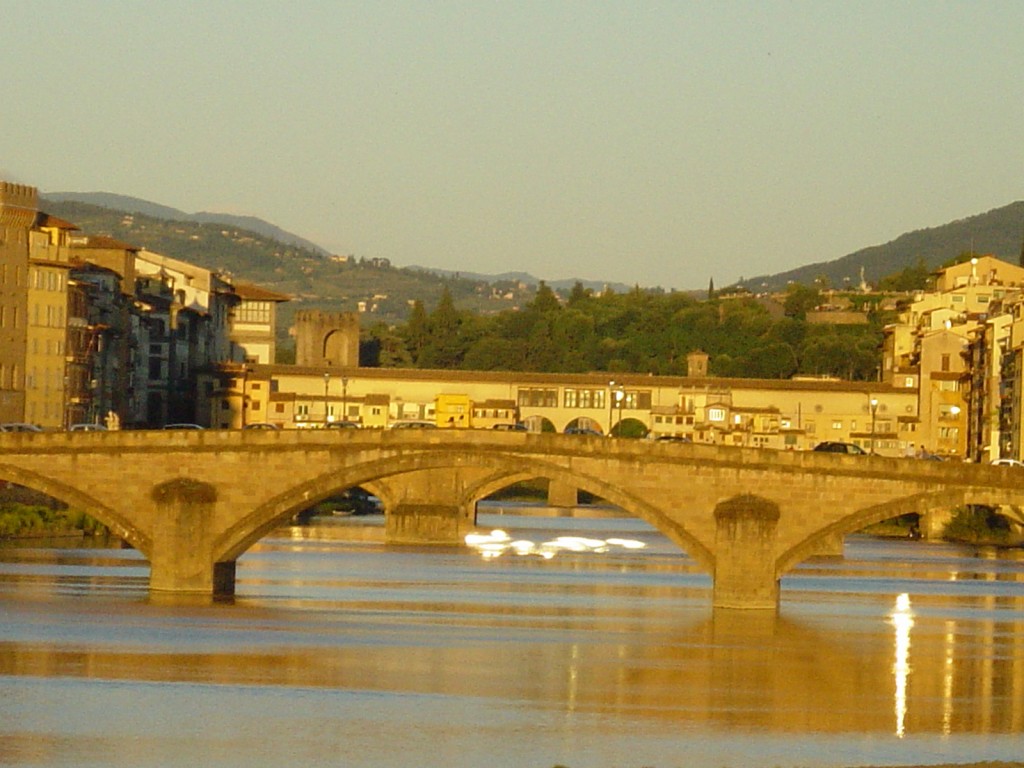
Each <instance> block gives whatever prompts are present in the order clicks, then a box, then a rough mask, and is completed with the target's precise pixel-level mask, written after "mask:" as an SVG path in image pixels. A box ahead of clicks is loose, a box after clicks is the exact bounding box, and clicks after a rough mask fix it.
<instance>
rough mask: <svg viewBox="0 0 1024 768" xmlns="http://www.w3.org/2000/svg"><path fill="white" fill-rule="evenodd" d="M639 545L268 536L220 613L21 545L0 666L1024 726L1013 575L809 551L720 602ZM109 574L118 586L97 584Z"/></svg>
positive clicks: (970, 727)
mask: <svg viewBox="0 0 1024 768" xmlns="http://www.w3.org/2000/svg"><path fill="white" fill-rule="evenodd" d="M655 549H656V548H655ZM644 553H645V554H644V555H643V556H642V557H640V558H639V559H638V558H637V556H635V555H633V554H631V553H629V552H617V553H614V552H610V553H606V554H600V555H597V554H593V555H591V554H588V553H581V554H579V556H577V557H572V556H564V557H563V556H562V555H560V556H559V557H557V558H554V559H553V560H550V561H549V560H543V559H542V558H507V559H501V560H490V561H484V560H482V559H481V558H479V557H478V556H474V555H472V554H471V553H463V552H438V551H434V550H423V551H419V550H409V549H402V550H394V549H388V548H387V547H385V546H383V545H381V544H378V543H375V542H372V541H371V542H367V543H362V544H348V543H344V542H338V541H336V540H334V539H333V538H331V537H327V538H324V539H317V538H316V537H313V536H309V535H304V536H303V537H301V539H297V540H291V539H289V538H286V537H282V538H279V539H275V540H268V541H267V542H265V543H262V544H261V545H260V546H259V547H257V548H256V550H254V552H253V553H252V556H251V557H250V558H248V559H247V560H245V561H244V562H243V563H242V564H241V565H240V569H239V586H240V591H239V597H238V598H237V600H236V601H235V603H234V604H233V605H218V604H209V603H207V604H195V603H189V602H188V601H181V602H175V601H164V602H160V601H150V600H148V599H146V598H145V594H144V590H140V588H139V584H138V580H139V576H138V574H137V573H136V570H137V568H138V565H139V564H138V562H135V561H132V560H131V559H130V556H125V555H122V554H120V553H108V552H99V553H95V554H83V555H78V556H75V555H69V554H67V553H62V554H60V555H59V556H57V555H54V556H38V555H24V556H22V559H21V560H17V559H16V558H14V559H11V560H10V561H9V562H10V568H9V571H5V572H4V573H2V574H0V587H2V592H0V613H2V615H3V616H4V626H5V632H4V634H3V635H2V636H0V675H2V676H6V677H11V678H39V679H48V680H63V679H68V680H99V681H125V682H132V683H191V684H200V685H204V686H221V687H229V686H249V687H259V688H267V689H277V690H285V689H289V690H302V689H316V690H327V691H337V692H378V693H381V694H395V695H399V696H404V695H411V694H426V695H431V696H440V697H451V698H452V699H454V698H457V697H462V698H468V699H485V700H493V701H496V702H514V703H515V704H516V706H524V707H529V708H532V709H536V710H540V711H549V712H559V713H564V714H567V715H568V714H588V715H595V716H601V717H606V716H607V717H613V718H628V719H629V720H630V722H641V723H646V724H648V725H649V726H650V727H652V728H655V729H658V730H663V731H665V732H669V733H671V732H673V731H675V730H676V729H678V728H681V727H684V728H687V729H691V730H692V729H696V730H697V731H698V732H700V730H701V728H715V729H727V730H732V729H742V730H743V731H746V732H768V733H772V734H781V735H792V736H793V737H797V736H806V735H808V734H818V735H821V734H877V735H879V736H892V735H894V736H896V737H897V738H899V739H904V738H905V737H909V736H915V735H936V736H940V735H941V736H947V737H948V736H953V735H963V734H1019V733H1021V732H1024V594H1022V591H1021V590H1019V589H1016V588H1013V589H1010V590H1002V589H995V587H1002V586H1003V585H1005V584H1007V583H1009V584H1011V585H1013V586H1014V587H1015V586H1016V584H1015V583H1016V582H1019V581H1020V579H1021V574H1020V571H1019V570H1009V571H994V572H992V573H991V574H988V575H983V574H982V570H981V567H980V566H979V570H978V572H977V573H976V574H975V575H977V576H978V578H972V579H971V580H970V582H969V583H970V584H971V585H976V586H978V587H979V588H984V589H980V591H977V592H974V593H968V592H953V593H950V592H948V591H946V590H948V589H959V588H960V585H961V584H966V583H968V582H957V583H955V584H953V586H952V587H944V588H943V590H936V589H934V588H931V587H928V586H927V585H930V584H938V583H950V582H949V578H948V576H949V573H950V568H949V566H948V564H947V563H946V562H945V560H943V561H941V562H940V561H938V560H936V561H934V562H929V563H926V564H925V565H924V566H923V567H922V568H920V569H918V571H917V573H929V574H935V575H936V578H935V579H934V581H928V582H922V583H921V585H918V586H919V587H920V588H919V589H918V590H913V589H912V590H908V591H904V590H902V589H901V590H900V591H898V592H896V591H887V590H888V586H887V585H888V584H889V583H890V582H884V581H883V582H882V584H883V586H874V587H872V589H875V590H876V592H869V591H865V592H863V593H859V594H858V593H829V592H827V591H820V592H816V591H814V590H812V589H809V588H808V589H805V590H804V591H801V590H800V589H799V588H798V587H799V583H798V582H799V579H800V578H807V579H811V578H813V579H821V580H822V581H823V583H824V584H826V585H828V584H833V583H836V584H841V583H843V579H846V578H850V574H851V572H853V573H854V575H855V576H857V577H863V576H864V574H865V573H869V574H870V579H869V580H868V581H870V582H871V583H872V584H874V583H875V582H874V580H876V579H878V578H880V577H885V575H886V574H888V578H889V579H890V580H893V579H896V578H897V577H901V576H902V569H903V568H904V567H905V566H906V562H905V560H896V561H895V562H894V563H893V564H887V563H884V562H880V561H872V562H863V563H861V562H858V561H857V560H856V559H854V558H847V559H846V560H845V561H822V562H821V563H819V564H816V565H813V566H812V567H809V568H808V569H806V571H805V574H806V575H804V576H798V577H797V578H796V581H795V582H794V584H793V585H792V586H791V587H790V589H789V591H788V592H787V590H786V589H785V588H784V594H785V595H786V597H785V598H784V602H783V607H782V610H781V613H780V614H779V615H775V614H772V613H770V612H767V613H766V612H761V611H753V612H744V611H713V610H711V609H710V608H709V607H708V602H707V583H706V581H699V580H695V579H697V578H698V577H699V578H703V577H702V576H700V575H699V574H698V573H697V570H698V569H696V568H695V567H694V565H693V563H692V562H688V561H686V560H685V559H682V560H681V559H680V558H679V557H678V555H676V554H675V553H674V552H668V551H667V550H665V551H663V552H659V551H655V552H653V553H651V552H650V551H649V549H648V550H644ZM76 558H77V560H76ZM126 558H127V559H126ZM76 562H77V563H78V564H79V565H81V564H82V563H86V564H87V566H88V567H87V568H83V570H82V572H81V573H76V574H74V575H73V576H69V575H68V574H67V573H66V572H65V571H66V569H67V568H68V567H70V566H74V565H75V564H76ZM996 565H998V563H997V564H996ZM19 568H21V569H20V570H19ZM47 569H50V570H47ZM119 569H120V571H123V572H124V573H125V575H124V576H121V575H119ZM957 573H958V574H960V577H963V575H964V573H965V570H964V569H963V568H962V567H960V569H959V570H958V571H957ZM894 574H895V575H894ZM69 579H73V580H74V583H75V587H74V588H75V592H74V596H69V593H68V586H67V584H68V580H69ZM118 583H120V584H121V586H122V588H123V589H125V590H126V592H127V594H128V597H127V598H125V597H122V598H117V597H116V596H115V597H110V598H108V597H103V596H102V592H101V591H100V590H102V589H104V588H106V587H108V586H109V585H111V584H114V585H116V584H118ZM891 583H897V582H896V581H895V580H894V581H892V582H891ZM90 586H91V587H92V588H93V589H94V590H96V591H94V592H90V591H89V588H90ZM904 586H905V585H904ZM989 587H992V588H993V591H984V590H987V589H989ZM821 589H822V590H824V589H825V587H822V588H821ZM864 589H865V590H867V589H868V588H867V587H865V588H864ZM8 735H10V734H8Z"/></svg>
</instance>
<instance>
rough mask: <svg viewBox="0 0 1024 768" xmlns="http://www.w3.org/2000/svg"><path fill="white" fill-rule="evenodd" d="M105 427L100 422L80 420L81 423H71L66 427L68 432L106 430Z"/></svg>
mask: <svg viewBox="0 0 1024 768" xmlns="http://www.w3.org/2000/svg"><path fill="white" fill-rule="evenodd" d="M106 431H107V428H106V427H105V426H103V425H102V424H93V423H92V422H82V423H81V424H72V425H71V426H70V427H68V432H106Z"/></svg>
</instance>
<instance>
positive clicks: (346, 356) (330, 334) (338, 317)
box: [295, 309, 359, 368]
mask: <svg viewBox="0 0 1024 768" xmlns="http://www.w3.org/2000/svg"><path fill="white" fill-rule="evenodd" d="M295 363H296V365H308V366H324V365H327V366H334V367H338V368H349V367H356V366H358V365H359V313H358V312H323V311H321V310H319V309H310V310H304V311H302V312H297V313H296V314H295Z"/></svg>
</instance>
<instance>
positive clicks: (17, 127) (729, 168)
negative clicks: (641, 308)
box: [0, 0, 1024, 289]
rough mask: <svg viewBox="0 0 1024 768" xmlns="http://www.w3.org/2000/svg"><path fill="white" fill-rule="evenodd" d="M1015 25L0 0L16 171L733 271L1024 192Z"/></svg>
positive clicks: (543, 7)
mask: <svg viewBox="0 0 1024 768" xmlns="http://www.w3.org/2000/svg"><path fill="white" fill-rule="evenodd" d="M1022 40H1024V2H1020V1H1019V0H1005V1H998V0H993V1H991V2H984V1H977V0H976V1H974V2H954V1H951V0H942V1H940V0H933V1H932V2H916V1H915V0H904V1H902V2H892V1H891V0H882V1H880V2H874V1H873V0H872V1H864V2H857V1H856V0H846V1H845V2H831V1H830V0H817V1H814V2H812V1H811V0H801V1H796V2H790V1H782V0H780V1H778V2H772V1H771V0H768V1H765V0H761V1H760V2H736V1H732V0H717V1H715V2H688V1H687V0H675V1H674V2H653V1H651V2H643V1H637V0H630V1H629V2H625V1H622V2H614V3H613V2H597V1H594V2H574V1H569V0H566V1H564V2H559V1H558V0H539V1H537V2H534V1H533V0H515V2H490V1H487V0H472V1H468V2H449V1H447V0H430V1H429V2H428V1H426V0H424V1H422V2H389V1H388V0H365V1H363V2H344V1H343V0H327V1H325V2H319V1H317V0H288V2H270V1H262V2H261V1H260V0H246V1H244V2H233V1H230V0H212V1H211V0H196V1H195V2H183V1H182V0H161V2H159V3H152V2H143V1H142V0H72V2H67V1H66V0H59V1H57V2H46V1H43V0H39V1H34V0H0V67H2V73H3V74H2V76H0V178H2V179H4V180H6V181H14V182H18V183H22V184H30V185H32V186H35V187H38V188H39V189H40V190H41V191H42V192H47V191H49V192H56V191H75V192H95V191H103V192H113V193H116V194H123V195H130V196H133V197H139V198H143V199H145V200H150V201H153V202H157V203H160V204H163V205H169V206H173V207H175V208H179V209H181V210H184V211H187V212H190V213H191V212H197V211H220V212H229V213H239V214H249V215H254V216H258V217H260V218H262V219H265V220H267V221H269V222H271V223H273V224H276V225H278V226H280V227H282V228H284V229H286V230H289V231H291V232H293V233H295V234H298V235H301V236H303V237H306V238H308V239H310V240H312V241H314V242H316V243H318V244H320V245H321V246H323V247H325V248H327V249H328V250H330V251H332V252H334V253H338V254H346V255H347V254H354V255H355V256H357V257H366V258H373V257H384V258H387V259H390V260H391V262H392V264H394V265H395V266H400V267H401V266H411V265H417V266H424V267H434V268H440V269H448V270H458V271H462V272H477V273H485V274H497V273H502V272H506V271H523V272H529V273H531V274H533V275H534V276H535V277H538V278H541V279H547V280H560V279H565V278H576V277H578V278H584V279H588V280H601V281H608V282H621V283H626V284H631V285H632V284H637V285H641V286H645V287H650V286H662V287H664V288H677V289H702V288H706V287H707V286H708V283H709V281H710V280H713V281H714V283H715V285H716V286H718V287H722V286H725V285H728V284H730V283H732V282H735V281H736V280H738V279H740V278H742V277H748V278H749V277H753V276H757V275H762V274H774V273H776V272H782V271H785V270H788V269H794V268H797V267H800V266H803V265H806V264H810V263H816V262H821V261H831V260H834V259H837V258H840V257H842V256H845V255H847V254H848V253H851V252H853V251H856V250H859V249H861V248H864V247H867V246H870V245H876V244H880V243H885V242H888V241H890V240H892V239H894V238H896V237H898V236H899V235H901V234H903V233H905V232H908V231H912V230H916V229H921V228H925V227H931V226H938V225H941V224H945V223H947V222H949V221H952V220H954V219H959V218H964V217H966V216H971V215H975V214H978V213H983V212H985V211H988V210H991V209H993V208H998V207H1002V206H1004V205H1008V204H1010V203H1012V202H1015V201H1017V200H1021V199H1024V45H1022V44H1021V41H1022ZM959 250H961V249H958V248H954V249H953V251H952V252H951V256H952V255H955V254H956V253H958V252H959Z"/></svg>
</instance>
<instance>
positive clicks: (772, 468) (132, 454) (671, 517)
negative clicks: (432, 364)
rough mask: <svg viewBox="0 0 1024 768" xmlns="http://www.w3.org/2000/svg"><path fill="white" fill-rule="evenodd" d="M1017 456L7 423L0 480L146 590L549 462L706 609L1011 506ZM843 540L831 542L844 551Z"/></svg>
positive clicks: (461, 524)
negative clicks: (263, 545)
mask: <svg viewBox="0 0 1024 768" xmlns="http://www.w3.org/2000/svg"><path fill="white" fill-rule="evenodd" d="M1017 472H1018V470H1016V469H1014V468H1005V467H992V466H987V465H972V464H961V463H952V462H933V461H916V460H911V459H891V458H881V457H866V456H846V455H838V454H825V453H813V452H792V451H787V452H780V451H771V450H760V449H753V448H735V447H727V446H707V445H693V444H679V443H660V442H656V441H645V440H619V439H607V438H600V437H591V436H579V435H556V434H532V433H527V434H524V433H517V432H500V431H491V430H477V431H474V430H371V429H361V430H316V431H302V430H291V431H280V432H272V431H227V430H225V431H212V430H211V431H195V432H192V431H139V432H127V431H126V432H108V433H95V432H94V433H52V434H49V433H43V434H28V433H13V434H3V435H0V480H6V481H10V482H14V483H17V484H20V485H23V486H27V487H29V488H33V489H36V490H39V491H42V492H44V493H47V494H49V495H51V496H53V497H55V498H58V499H60V500H62V501H65V502H66V503H68V504H69V505H71V506H73V507H74V508H77V509H81V510H83V511H85V512H87V513H88V514H90V515H92V516H93V517H95V518H97V519H98V520H100V521H101V522H103V523H104V524H106V525H107V526H108V527H109V528H110V529H111V530H112V531H113V532H114V533H115V534H116V535H118V536H120V537H121V538H122V539H124V540H125V541H126V542H127V543H128V544H130V545H131V546H133V547H135V548H136V549H138V550H139V551H140V552H141V553H142V554H143V555H144V556H145V557H146V558H147V559H148V560H149V563H150V589H151V590H153V591H165V592H175V593H205V594H211V593H214V594H230V593H232V592H233V590H234V581H235V562H236V560H237V559H238V557H239V556H240V555H242V554H243V553H244V552H245V551H246V550H247V549H248V548H249V547H251V546H252V545H253V544H254V543H255V542H257V541H258V540H259V539H260V538H262V537H263V536H264V535H266V534H267V533H268V532H270V531H271V530H273V529H274V528H276V527H278V526H280V525H281V524H283V523H284V522H285V521H287V520H288V519H289V518H290V517H291V516H292V515H293V514H294V513H295V512H297V511H298V510H301V509H303V508H306V507H308V506H310V505H311V504H313V503H315V502H317V501H319V500H321V499H323V498H326V497H327V496H330V495H331V494H332V493H335V492H337V491H339V490H341V489H344V488H348V487H351V486H354V485H361V486H363V487H365V488H367V489H368V490H370V491H372V492H373V493H375V494H376V495H377V496H379V497H380V499H381V500H382V502H383V504H384V510H385V515H386V523H385V530H386V537H387V541H389V542H391V543H396V544H401V543H421V544H422V543H436V544H448V545H454V544H461V543H462V541H463V537H464V536H465V534H466V533H468V532H470V531H472V530H474V524H475V519H476V503H477V501H479V500H480V499H482V498H485V497H486V496H488V495H489V494H491V493H493V492H494V491H495V490H498V489H500V488H502V487H504V486H506V485H509V484H511V483H513V482H517V481H521V480H525V479H529V478H537V477H543V478H548V479H549V480H551V481H553V482H555V483H559V484H565V485H571V486H575V487H577V488H580V489H583V490H586V491H590V492H592V493H594V494H596V495H598V496H600V497H602V498H604V499H607V500H608V501H609V502H611V503H613V504H615V505H617V506H619V507H621V508H622V509H623V510H625V511H626V512H627V513H629V514H632V515H634V516H636V517H638V518H640V519H642V520H645V521H646V522H648V523H650V524H651V525H652V526H654V527H655V528H657V529H658V530H660V531H661V532H663V533H664V534H665V535H666V536H668V537H669V538H670V539H671V540H672V541H674V542H675V543H676V544H677V545H678V546H679V547H680V548H682V549H683V550H685V551H686V552H687V553H689V554H690V555H691V556H692V557H694V558H695V559H696V560H697V561H698V562H699V563H700V564H701V565H702V566H703V567H704V568H705V569H706V570H707V571H708V572H709V573H710V574H712V577H713V583H714V589H713V598H712V599H713V603H714V605H715V606H716V607H744V608H774V607H776V606H777V604H778V600H779V579H780V578H781V577H782V576H783V575H784V574H785V573H786V572H787V571H789V570H791V569H792V568H794V567H795V566H796V565H797V564H799V563H800V562H802V561H803V560H805V559H807V558H809V557H811V556H813V555H816V554H822V553H828V552H836V551H837V549H838V548H841V544H842V537H843V535H845V534H847V533H850V532H853V531H857V530H860V529H861V528H863V527H864V526H866V525H869V524H871V523H874V522H878V521H881V520H885V519H888V518H891V517H894V516H896V515H899V514H903V513H908V512H917V513H919V514H921V515H923V516H925V519H926V520H927V519H928V516H929V515H931V514H933V513H945V512H948V510H950V509H952V508H954V507H956V506H959V505H963V504H987V505H1004V506H1002V509H1004V510H1010V512H1011V514H1015V520H1016V522H1017V523H1018V524H1020V523H1021V522H1024V520H1022V519H1021V517H1020V514H1019V511H1016V512H1015V510H1019V509H1020V508H1021V507H1024V490H1022V489H1021V488H1020V483H1019V480H1020V479H1022V478H1021V477H1020V476H1019V475H1018V474H1017ZM838 551H841V549H838Z"/></svg>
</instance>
